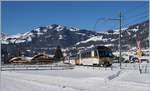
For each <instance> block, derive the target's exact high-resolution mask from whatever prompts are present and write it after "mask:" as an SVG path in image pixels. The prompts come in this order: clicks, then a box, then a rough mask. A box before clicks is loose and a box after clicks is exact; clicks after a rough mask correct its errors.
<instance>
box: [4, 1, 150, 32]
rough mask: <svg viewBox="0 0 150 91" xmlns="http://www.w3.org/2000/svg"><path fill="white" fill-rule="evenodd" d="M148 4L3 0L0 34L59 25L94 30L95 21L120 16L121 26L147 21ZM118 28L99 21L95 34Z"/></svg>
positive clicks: (114, 22)
mask: <svg viewBox="0 0 150 91" xmlns="http://www.w3.org/2000/svg"><path fill="white" fill-rule="evenodd" d="M148 5H149V4H148V1H143V2H142V1H132V2H131V1H122V2H121V1H120V2H117V1H107V2H104V1H95V2H94V1H90V2H81V1H78V2H73V1H68V2H64V1H38V2H37V1H5V2H4V1H3V2H2V6H1V8H2V14H1V16H2V32H4V33H6V34H17V33H24V32H27V31H31V30H32V29H34V28H36V27H39V26H47V25H51V24H61V25H65V26H68V27H76V28H80V29H89V30H93V26H94V24H95V23H96V21H97V19H98V18H118V16H119V12H120V11H121V12H122V13H123V22H122V23H123V27H127V26H128V25H129V24H134V23H137V22H141V21H144V20H147V19H148V14H149V10H148V8H149V6H148ZM116 27H118V21H101V22H99V23H98V24H97V26H96V29H95V30H96V31H106V30H108V29H114V28H116Z"/></svg>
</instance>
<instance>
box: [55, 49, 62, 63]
mask: <svg viewBox="0 0 150 91" xmlns="http://www.w3.org/2000/svg"><path fill="white" fill-rule="evenodd" d="M54 60H55V61H61V60H63V53H62V51H61V48H60V46H57V48H56V50H55V54H54Z"/></svg>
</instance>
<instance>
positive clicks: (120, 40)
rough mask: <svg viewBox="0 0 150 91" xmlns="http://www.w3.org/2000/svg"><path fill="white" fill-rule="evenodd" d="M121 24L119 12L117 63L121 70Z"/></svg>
mask: <svg viewBox="0 0 150 91" xmlns="http://www.w3.org/2000/svg"><path fill="white" fill-rule="evenodd" d="M121 22H122V14H121V12H120V15H119V23H120V29H119V62H120V69H121V60H122V59H121Z"/></svg>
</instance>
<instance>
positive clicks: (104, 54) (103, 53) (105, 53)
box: [98, 51, 113, 57]
mask: <svg viewBox="0 0 150 91" xmlns="http://www.w3.org/2000/svg"><path fill="white" fill-rule="evenodd" d="M98 52H99V56H100V57H112V56H113V55H112V52H111V51H98Z"/></svg>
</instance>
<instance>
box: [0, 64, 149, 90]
mask: <svg viewBox="0 0 150 91" xmlns="http://www.w3.org/2000/svg"><path fill="white" fill-rule="evenodd" d="M118 65H119V64H114V65H113V69H111V68H102V67H101V68H99V67H83V66H75V68H74V69H67V70H20V71H19V70H18V71H13V70H10V71H9V70H8V71H2V72H1V91H149V90H150V89H149V84H150V81H149V80H150V79H149V78H148V76H149V72H147V73H142V74H140V72H139V70H138V69H137V68H136V67H138V64H122V67H123V68H124V69H119V66H118ZM133 65H135V66H133ZM143 65H144V64H143ZM132 66H133V68H135V69H130V68H132ZM125 67H126V68H125ZM147 67H148V68H149V67H150V65H149V64H148V66H147Z"/></svg>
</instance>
